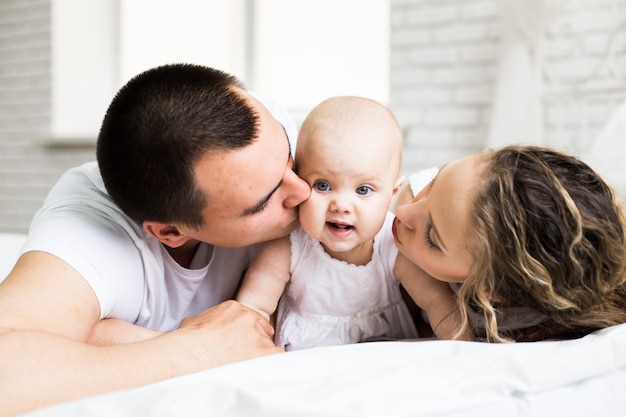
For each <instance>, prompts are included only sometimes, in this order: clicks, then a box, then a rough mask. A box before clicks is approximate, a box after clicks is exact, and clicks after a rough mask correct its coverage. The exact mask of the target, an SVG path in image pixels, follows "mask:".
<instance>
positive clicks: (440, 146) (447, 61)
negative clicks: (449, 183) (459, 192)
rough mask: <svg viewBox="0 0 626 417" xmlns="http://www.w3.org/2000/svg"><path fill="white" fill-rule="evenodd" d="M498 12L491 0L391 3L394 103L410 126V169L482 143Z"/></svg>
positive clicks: (407, 154)
mask: <svg viewBox="0 0 626 417" xmlns="http://www.w3.org/2000/svg"><path fill="white" fill-rule="evenodd" d="M497 24H498V20H497V15H496V8H495V5H494V3H493V1H490V0H469V1H466V0H463V1H461V0H438V1H419V0H418V1H410V0H391V103H390V107H391V109H392V110H393V111H394V113H395V114H396V116H397V117H398V120H399V122H400V124H401V125H402V126H403V127H404V129H405V134H406V135H405V151H404V163H403V172H404V173H410V172H412V171H415V170H417V169H421V168H424V167H427V166H432V165H440V164H442V163H444V162H446V161H448V160H450V159H454V158H456V157H458V156H461V155H464V154H467V153H470V152H474V151H475V150H478V149H479V148H480V147H481V142H482V140H483V139H482V138H483V137H484V136H485V133H486V126H487V125H486V121H487V120H488V107H489V102H490V100H491V94H492V79H491V77H492V75H493V73H494V64H495V52H496V48H497V33H498V30H497Z"/></svg>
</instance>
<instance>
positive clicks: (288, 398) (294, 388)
mask: <svg viewBox="0 0 626 417" xmlns="http://www.w3.org/2000/svg"><path fill="white" fill-rule="evenodd" d="M625 393H626V324H624V325H620V326H615V327H613V328H610V329H605V330H602V331H599V332H596V333H594V334H591V335H589V336H586V337H584V338H582V339H578V340H571V341H558V342H557V341H549V342H535V343H515V344H513V343H512V344H485V343H478V342H457V341H417V342H375V343H365V344H357V345H344V346H336V347H324V348H315V349H310V350H303V351H295V352H288V353H284V354H278V355H273V356H269V357H264V358H259V359H254V360H250V361H245V362H240V363H237V364H233V365H228V366H223V367H220V368H215V369H212V370H207V371H203V372H199V373H196V374H192V375H187V376H183V377H179V378H174V379H170V380H167V381H162V382H160V383H156V384H152V385H148V386H144V387H140V388H136V389H130V390H126V391H120V392H114V393H110V394H105V395H101V396H95V397H91V398H86V399H82V400H78V401H74V402H70V403H66V404H62V405H58V406H54V407H49V408H46V409H43V410H39V411H37V412H34V413H31V414H27V415H28V416H31V417H35V416H39V417H44V416H45V417H54V416H59V417H66V416H94V417H95V416H118V417H131V416H133V417H135V416H153V417H158V416H163V417H165V416H168V417H169V416H186V417H195V416H197V417H200V416H241V417H244V416H245V417H249V416H257V417H265V416H267V417H270V416H271V417H281V416H284V417H304V416H311V417H331V416H332V417H335V416H342V417H351V416H354V417H356V416H359V417H363V416H459V417H460V416H463V417H468V416H476V417H478V416H480V417H487V416H498V417H502V416H507V417H510V416H524V417H526V416H568V417H574V416H581V417H583V416H584V417H588V416H591V415H597V416H620V417H623V416H625V415H626V399H625V398H624V394H625Z"/></svg>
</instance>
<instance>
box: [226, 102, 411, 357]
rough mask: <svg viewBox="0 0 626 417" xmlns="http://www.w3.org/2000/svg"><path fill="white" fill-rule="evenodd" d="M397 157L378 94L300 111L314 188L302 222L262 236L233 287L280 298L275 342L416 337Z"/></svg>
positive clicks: (251, 299) (305, 167)
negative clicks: (401, 245)
mask: <svg viewBox="0 0 626 417" xmlns="http://www.w3.org/2000/svg"><path fill="white" fill-rule="evenodd" d="M401 158H402V133H401V130H400V127H399V126H398V123H397V121H396V119H395V118H394V117H393V115H392V114H391V113H390V112H389V110H388V109H387V108H385V107H384V106H383V105H381V104H379V103H377V102H375V101H373V100H370V99H366V98H361V97H333V98H330V99H328V100H325V101H323V102H322V103H320V104H319V105H318V106H316V107H315V108H314V109H313V110H312V111H311V112H310V114H309V115H308V116H307V118H306V119H305V120H304V122H303V124H302V127H301V129H300V134H299V136H298V143H297V147H296V156H295V161H296V172H297V174H298V175H299V176H300V177H301V178H302V179H304V180H305V181H306V182H307V183H308V184H309V185H310V186H311V196H310V198H309V199H308V200H307V201H305V202H304V203H302V204H301V205H300V227H299V228H298V229H296V230H295V231H294V232H292V233H291V235H290V236H288V237H285V238H281V239H277V240H274V241H271V242H266V243H264V244H262V246H261V248H260V250H259V253H258V255H257V257H256V258H255V259H254V261H253V262H252V264H251V265H250V268H249V270H248V273H247V275H246V277H245V280H244V282H243V284H242V287H241V290H240V292H239V294H238V297H237V299H238V301H240V302H241V303H243V304H245V305H247V306H249V307H251V308H253V309H255V310H257V311H259V312H261V313H262V314H263V315H264V316H266V317H269V316H270V315H271V314H273V313H274V311H275V310H276V309H277V308H278V314H277V322H276V335H275V342H276V344H277V345H279V346H282V347H284V348H285V349H286V350H295V349H302V348H308V347H314V346H325V345H337V344H345V343H355V342H360V341H365V340H376V339H383V338H386V339H407V338H415V337H417V331H416V328H415V325H414V323H413V321H412V319H411V316H410V314H409V311H408V309H407V307H406V305H405V304H404V302H403V300H402V295H401V292H400V283H399V281H398V280H397V279H396V277H395V275H394V265H395V260H396V256H397V254H398V251H397V249H396V247H395V245H394V239H393V234H392V227H391V225H392V222H393V215H392V214H390V212H389V207H390V204H391V202H392V199H393V197H394V195H395V194H396V193H397V191H398V189H399V187H400V185H401V184H402V182H403V179H402V178H401V177H400V163H401ZM281 296H282V299H281ZM279 300H280V303H279Z"/></svg>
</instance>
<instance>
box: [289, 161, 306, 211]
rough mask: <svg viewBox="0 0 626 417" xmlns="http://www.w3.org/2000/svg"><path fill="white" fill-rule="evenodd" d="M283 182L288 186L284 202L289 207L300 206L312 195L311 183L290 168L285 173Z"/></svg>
mask: <svg viewBox="0 0 626 417" xmlns="http://www.w3.org/2000/svg"><path fill="white" fill-rule="evenodd" d="M283 183H284V185H285V186H286V187H288V188H287V189H288V192H287V198H285V202H284V203H283V204H284V205H285V207H287V208H292V207H296V206H298V205H299V204H300V203H302V202H303V201H305V200H306V199H308V198H309V196H310V195H311V187H309V184H307V183H306V181H304V180H303V179H302V178H300V177H299V176H298V175H297V174H296V173H295V172H294V171H291V170H290V171H289V172H288V173H287V174H286V175H285V178H284V179H283Z"/></svg>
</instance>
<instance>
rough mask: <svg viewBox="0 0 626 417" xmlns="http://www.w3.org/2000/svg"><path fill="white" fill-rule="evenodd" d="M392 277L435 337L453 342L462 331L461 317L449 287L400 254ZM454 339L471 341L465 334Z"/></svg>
mask: <svg viewBox="0 0 626 417" xmlns="http://www.w3.org/2000/svg"><path fill="white" fill-rule="evenodd" d="M394 273H395V275H396V278H397V279H398V281H400V283H401V284H402V286H403V287H404V289H405V290H406V291H407V293H409V295H410V296H411V298H412V299H413V301H415V303H416V304H417V305H418V306H419V307H420V308H421V309H422V310H424V311H425V312H426V314H427V315H428V321H429V322H430V325H431V327H432V329H433V332H434V333H435V336H436V337H437V338H438V339H453V338H454V335H455V334H456V332H457V331H458V329H459V328H460V327H461V316H460V314H459V306H458V304H457V300H456V295H455V293H454V291H452V288H450V285H449V284H448V283H447V282H443V281H439V280H438V279H435V278H433V277H431V276H430V275H428V274H427V273H426V272H424V271H423V270H422V269H421V268H419V267H418V266H417V265H415V264H414V263H413V262H411V261H410V260H408V259H407V258H406V257H404V256H403V255H402V254H398V256H397V257H396V264H395V268H394ZM457 339H463V340H470V334H469V332H467V331H465V332H463V333H462V334H461V335H460V336H459V337H457Z"/></svg>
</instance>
